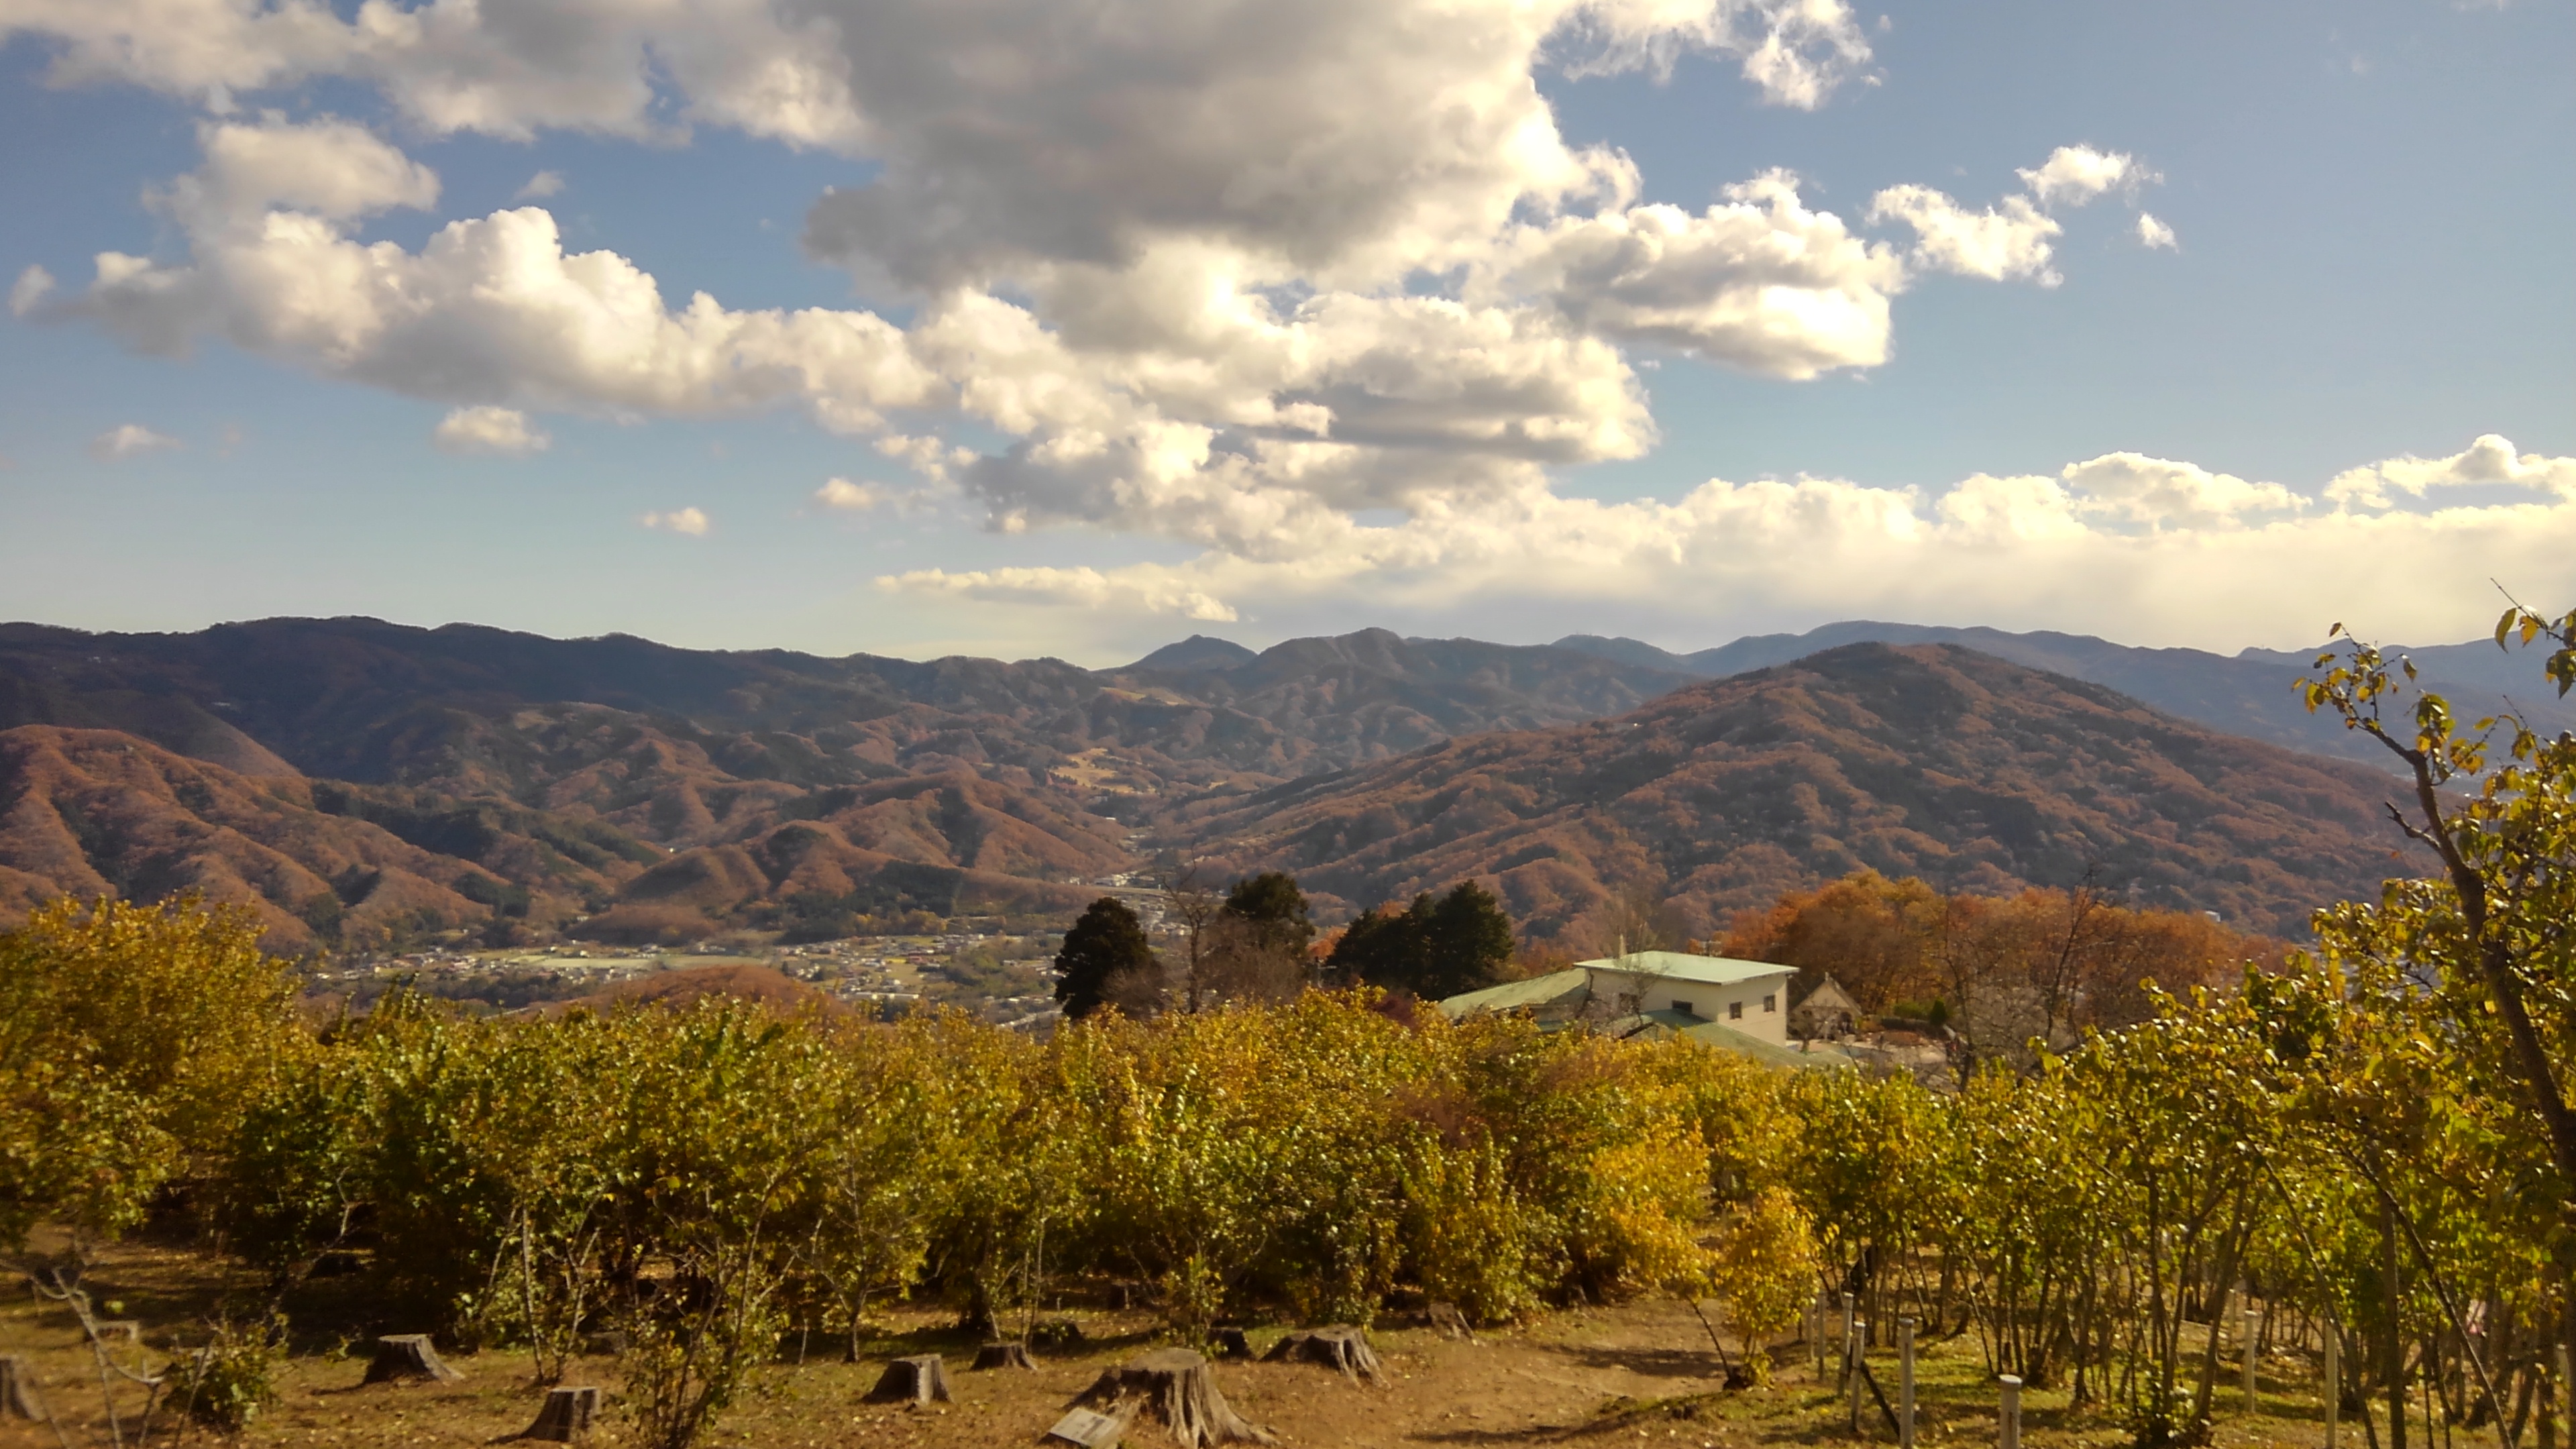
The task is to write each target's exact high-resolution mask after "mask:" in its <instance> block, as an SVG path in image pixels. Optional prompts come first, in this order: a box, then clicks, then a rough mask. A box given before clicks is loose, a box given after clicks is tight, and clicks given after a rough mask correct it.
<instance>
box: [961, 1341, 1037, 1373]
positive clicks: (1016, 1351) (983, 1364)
mask: <svg viewBox="0 0 2576 1449" xmlns="http://www.w3.org/2000/svg"><path fill="white" fill-rule="evenodd" d="M975 1367H976V1368H978V1369H1006V1368H1015V1369H1028V1370H1030V1371H1032V1372H1035V1371H1036V1369H1037V1364H1036V1363H1035V1362H1034V1361H1032V1360H1031V1359H1030V1358H1029V1351H1028V1348H1027V1347H1026V1346H1025V1345H1022V1344H1017V1343H1012V1342H1010V1341H1008V1340H1004V1341H1002V1342H999V1343H988V1344H986V1345H984V1346H983V1347H982V1348H979V1349H977V1350H975Z"/></svg>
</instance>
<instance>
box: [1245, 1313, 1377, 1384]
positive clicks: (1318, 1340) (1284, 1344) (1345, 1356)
mask: <svg viewBox="0 0 2576 1449" xmlns="http://www.w3.org/2000/svg"><path fill="white" fill-rule="evenodd" d="M1262 1362H1264V1363H1319V1364H1322V1365H1323V1366H1325V1367H1326V1368H1330V1369H1339V1370H1340V1371H1341V1374H1342V1377H1344V1378H1347V1379H1349V1380H1350V1381H1351V1382H1352V1383H1358V1382H1360V1381H1361V1380H1363V1379H1365V1380H1367V1381H1368V1382H1370V1383H1372V1384H1374V1383H1381V1382H1383V1381H1384V1380H1385V1378H1386V1368H1385V1366H1384V1365H1382V1364H1380V1363H1379V1362H1378V1361H1377V1354H1376V1352H1375V1351H1374V1350H1372V1349H1371V1348H1370V1347H1369V1341H1368V1335H1367V1334H1365V1333H1363V1332H1361V1331H1360V1330H1358V1329H1356V1328H1353V1327H1352V1326H1351V1325H1349V1324H1347V1323H1328V1324H1326V1325H1324V1326H1323V1327H1321V1328H1301V1329H1298V1330H1297V1331H1296V1332H1294V1333H1292V1334H1290V1335H1288V1336H1287V1337H1286V1338H1283V1339H1281V1340H1279V1341H1278V1342H1277V1343H1274V1344H1272V1345H1271V1346H1270V1352H1269V1353H1268V1354H1266V1355H1264V1356H1263V1358H1262Z"/></svg>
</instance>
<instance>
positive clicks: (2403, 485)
mask: <svg viewBox="0 0 2576 1449" xmlns="http://www.w3.org/2000/svg"><path fill="white" fill-rule="evenodd" d="M2481 483H2485V484H2496V485H2501V486H2504V487H2508V488H2520V489H2528V490H2530V491H2532V492H2535V493H2544V494H2548V495H2550V496H2551V497H2553V498H2555V499H2557V500H2558V501H2559V502H2561V503H2566V502H2571V501H2576V458H2545V457H2542V456H2541V455H2540V454H2538V453H2524V454H2522V455H2520V456H2516V455H2515V453H2514V451H2513V444H2512V443H2511V442H2510V441H2508V440H2506V439H2504V438H2500V437H2497V436H2496V435H2495V434H2493V433H2488V434H2486V435H2485V436H2483V437H2480V438H2479V439H2478V440H2477V441H2476V442H2474V443H2471V444H2470V445H2469V446H2468V447H2467V448H2466V449H2464V450H2462V451H2460V452H2457V453H2454V454H2452V455H2451V456H2449V457H2447V458H2417V457H2413V456H2408V457H2403V458H2390V459H2388V460H2386V461H2384V462H2378V463H2373V464H2370V465H2369V466H2367V467H2362V468H2354V469H2352V470H2350V471H2348V472H2343V473H2338V474H2336V475H2335V476H2334V479H2333V481H2331V482H2329V483H2327V484H2326V487H2325V496H2326V499H2327V501H2329V502H2331V503H2333V504H2334V505H2335V506H2336V507H2338V508H2349V509H2360V508H2394V507H2396V506H2397V502H2396V498H2395V496H2394V495H2396V494H2404V495H2405V496H2407V497H2409V498H2419V499H2420V498H2424V497H2427V496H2428V495H2430V494H2431V493H2432V492H2433V491H2434V490H2435V489H2441V488H2468V487H2473V486H2475V485H2478V484H2481Z"/></svg>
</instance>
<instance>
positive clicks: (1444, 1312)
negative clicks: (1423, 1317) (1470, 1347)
mask: <svg viewBox="0 0 2576 1449" xmlns="http://www.w3.org/2000/svg"><path fill="white" fill-rule="evenodd" d="M1431 1326H1432V1327H1433V1328H1435V1329H1437V1330H1439V1331H1440V1332H1441V1333H1442V1334H1443V1335H1445V1336H1447V1337H1450V1338H1463V1339H1465V1340H1466V1341H1468V1342H1469V1343H1474V1342H1475V1341H1476V1330H1475V1327H1474V1326H1473V1325H1471V1324H1469V1323H1468V1322H1467V1315H1466V1314H1464V1313H1461V1312H1459V1311H1458V1305H1457V1304H1455V1303H1434V1304H1432V1305H1431Z"/></svg>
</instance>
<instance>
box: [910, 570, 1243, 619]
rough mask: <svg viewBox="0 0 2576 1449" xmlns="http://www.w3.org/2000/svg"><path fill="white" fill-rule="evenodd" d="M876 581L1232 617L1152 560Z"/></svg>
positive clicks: (962, 593) (971, 594) (966, 594)
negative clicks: (1110, 567) (1105, 567)
mask: <svg viewBox="0 0 2576 1449" xmlns="http://www.w3.org/2000/svg"><path fill="white" fill-rule="evenodd" d="M877 586H878V587H879V588H882V589H886V590H888V591H891V592H913V593H928V594H950V595H955V596H958V597H961V598H971V599H977V600H980V601H983V602H987V603H1007V604H1028V605H1034V606H1037V607H1041V608H1082V609H1101V610H1110V611H1116V612H1120V613H1131V614H1170V615H1175V616H1178V617H1180V618H1183V619H1197V620H1203V621H1206V622H1210V623H1219V624H1230V623H1233V622H1234V621H1235V617H1236V616H1235V612H1234V610H1233V609H1231V608H1228V607H1227V606H1226V605H1225V604H1224V603H1223V602H1221V601H1219V600H1217V599H1215V598H1213V597H1210V596H1209V595H1207V594H1205V593H1203V592H1201V591H1200V590H1198V589H1197V588H1195V587H1193V586H1192V585H1191V584H1189V583H1188V582H1186V581H1185V580H1182V579H1179V578H1176V577H1174V576H1173V574H1172V573H1171V571H1169V570H1165V569H1163V568H1161V567H1160V566H1159V565H1154V564H1136V565H1131V566H1130V567H1127V568H1123V569H1115V570H1112V571H1110V572H1108V573H1103V572H1101V571H1100V570H1098V569H1094V568H1071V569H1064V568H1014V569H979V570H975V571H973V572H969V573H953V574H952V573H948V572H945V571H943V570H940V569H921V570H916V571H915V572H912V573H908V574H899V575H895V576H892V577H888V578H881V579H879V580H877Z"/></svg>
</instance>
